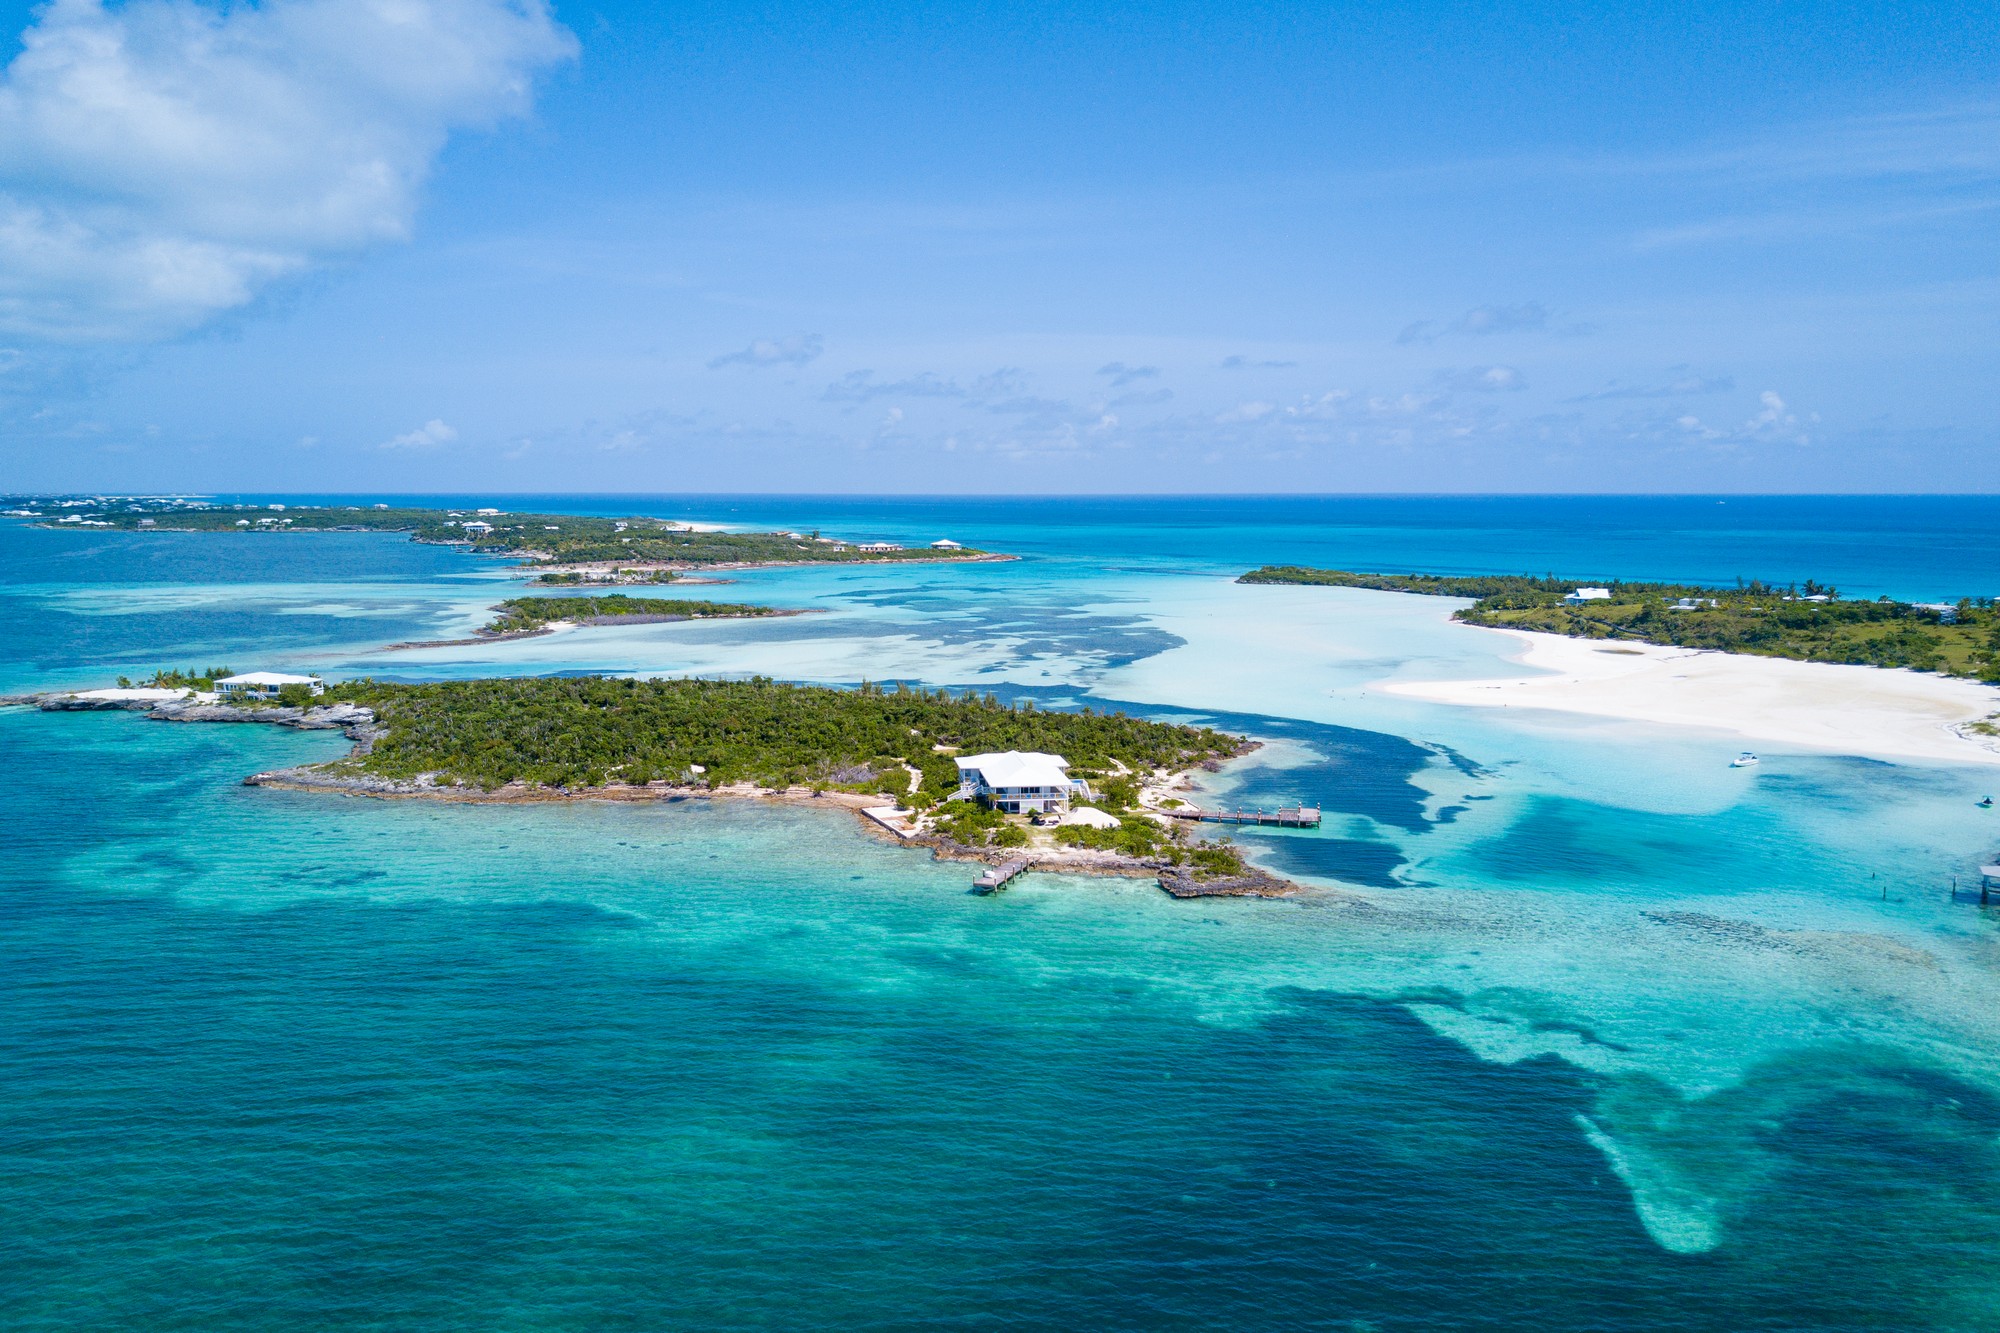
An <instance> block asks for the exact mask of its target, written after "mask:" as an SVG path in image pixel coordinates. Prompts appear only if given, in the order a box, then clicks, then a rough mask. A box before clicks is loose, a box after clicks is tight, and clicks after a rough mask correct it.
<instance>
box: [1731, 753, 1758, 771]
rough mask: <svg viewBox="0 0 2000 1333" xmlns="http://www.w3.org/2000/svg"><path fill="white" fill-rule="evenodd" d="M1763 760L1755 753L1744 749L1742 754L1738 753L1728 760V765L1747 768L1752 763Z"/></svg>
mask: <svg viewBox="0 0 2000 1333" xmlns="http://www.w3.org/2000/svg"><path fill="white" fill-rule="evenodd" d="M1763 762H1764V761H1763V760H1761V759H1759V758H1758V757H1757V756H1756V755H1754V754H1751V753H1750V752H1749V751H1748V750H1745V751H1744V752H1743V753H1742V754H1739V755H1737V756H1736V757H1735V758H1734V759H1732V760H1730V761H1729V766H1730V767H1731V768H1749V767H1750V766H1751V765H1752V764H1761V763H1763Z"/></svg>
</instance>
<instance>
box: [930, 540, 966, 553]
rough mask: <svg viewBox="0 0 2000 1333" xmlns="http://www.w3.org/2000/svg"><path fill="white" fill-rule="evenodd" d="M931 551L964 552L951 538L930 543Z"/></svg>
mask: <svg viewBox="0 0 2000 1333" xmlns="http://www.w3.org/2000/svg"><path fill="white" fill-rule="evenodd" d="M931 549H932V550H933V551H960V550H964V549H965V548H964V547H962V546H960V545H959V544H958V543H957V542H955V541H953V540H952V539H951V538H949V537H946V538H944V539H942V540H940V541H934V542H932V543H931Z"/></svg>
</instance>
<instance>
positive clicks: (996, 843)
mask: <svg viewBox="0 0 2000 1333" xmlns="http://www.w3.org/2000/svg"><path fill="white" fill-rule="evenodd" d="M934 827H935V828H936V829H937V831H938V832H939V833H942V834H943V835H944V836H945V837H947V838H950V839H951V840H952V841H953V842H956V843H959V844H960V845H962V846H965V847H1025V846H1027V845H1028V830H1026V829H1024V828H1022V827H1021V826H1020V825H1019V824H1015V823H1011V822H1009V821H1008V819H1007V816H1005V815H1003V814H1001V813H1000V812H999V811H998V810H995V809H993V808H992V807H991V806H985V805H974V804H973V803H972V802H970V801H959V802H955V803H953V804H951V805H949V806H946V807H945V808H944V810H943V811H942V812H941V813H940V814H939V815H938V816H937V819H936V823H935V825H934Z"/></svg>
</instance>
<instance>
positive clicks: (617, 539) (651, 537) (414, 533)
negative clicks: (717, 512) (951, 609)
mask: <svg viewBox="0 0 2000 1333" xmlns="http://www.w3.org/2000/svg"><path fill="white" fill-rule="evenodd" d="M41 504H42V506H43V507H42V508H41V509H39V510H38V511H37V513H38V516H39V517H41V518H42V519H43V520H44V522H45V523H46V524H47V525H48V526H51V527H56V526H61V525H62V524H64V523H65V522H67V521H68V520H70V519H75V520H76V521H77V522H78V523H80V524H88V525H89V526H91V527H94V528H114V529H121V530H126V531H135V532H136V531H141V530H144V531H147V532H407V533H409V534H410V535H411V537H412V538H413V539H414V540H416V541H420V542H453V543H464V544H466V545H468V546H470V547H471V548H472V549H473V550H476V551H486V552H492V553H495V554H502V555H516V556H520V557H522V558H524V559H528V560H532V561H536V562H540V563H552V564H569V563H597V562H602V561H618V562H622V563H626V564H628V565H642V564H664V565H675V566H680V567H689V568H692V567H700V566H713V565H735V564H744V565H769V564H798V563H801V562H805V561H812V562H816V563H817V562H829V561H831V562H837V563H874V562H883V561H898V560H963V559H971V558H976V557H978V556H981V555H984V554H985V552H983V551H976V550H973V549H970V548H965V549H961V550H957V551H934V550H931V549H930V548H928V547H923V548H919V549H916V550H907V551H906V550H894V551H863V550H861V549H860V548H859V547H858V546H856V545H855V544H854V543H853V542H850V541H844V540H835V539H832V538H826V539H822V538H821V537H820V535H819V534H818V533H816V532H815V533H791V532H697V531H695V530H693V529H692V528H689V527H687V526H686V525H685V524H680V523H674V522H670V521H668V520H666V519H658V518H645V517H632V518H596V517H591V516H585V515H578V514H517V513H499V512H482V511H478V510H471V509H398V508H389V507H386V506H385V507H373V506H364V505H285V506H270V505H208V504H202V503H200V502H195V501H167V500H145V499H127V500H111V501H105V502H104V503H102V504H93V505H90V506H85V507H83V508H69V509H60V510H58V509H56V508H54V507H52V506H50V505H49V504H48V503H47V502H41ZM468 525H470V526H468ZM647 572H648V573H650V571H647ZM579 581H581V580H579ZM635 581H636V578H635Z"/></svg>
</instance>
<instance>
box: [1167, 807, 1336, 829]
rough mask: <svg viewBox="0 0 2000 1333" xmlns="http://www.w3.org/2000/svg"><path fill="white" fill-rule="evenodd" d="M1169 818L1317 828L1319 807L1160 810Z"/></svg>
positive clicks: (1208, 822)
mask: <svg viewBox="0 0 2000 1333" xmlns="http://www.w3.org/2000/svg"><path fill="white" fill-rule="evenodd" d="M1159 813H1160V814H1163V815H1165V816H1167V817H1168V818H1169V819H1186V820H1192V821H1195V822H1198V823H1203V824H1273V825H1276V826H1277V827H1279V828H1318V827H1319V807H1318V806H1316V805H1285V806H1279V807H1278V808H1277V809H1275V810H1197V809H1195V808H1193V807H1192V806H1190V807H1188V808H1186V809H1182V810H1161V811H1160V812H1159Z"/></svg>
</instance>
